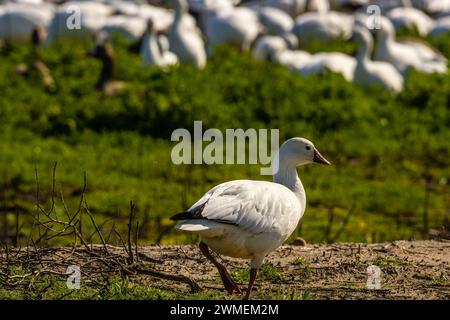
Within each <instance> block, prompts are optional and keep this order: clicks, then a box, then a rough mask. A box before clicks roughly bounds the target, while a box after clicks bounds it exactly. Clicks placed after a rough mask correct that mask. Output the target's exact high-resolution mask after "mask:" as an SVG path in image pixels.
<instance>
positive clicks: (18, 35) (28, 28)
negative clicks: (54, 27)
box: [0, 3, 54, 41]
mask: <svg viewBox="0 0 450 320" xmlns="http://www.w3.org/2000/svg"><path fill="white" fill-rule="evenodd" d="M53 11H54V10H53V6H51V5H44V4H40V5H32V4H17V3H7V4H6V5H4V6H0V39H3V40H7V41H24V40H28V39H29V38H30V36H31V34H32V33H33V30H34V29H35V28H37V27H44V28H46V27H47V25H48V24H49V23H50V21H51V20H52V17H53Z"/></svg>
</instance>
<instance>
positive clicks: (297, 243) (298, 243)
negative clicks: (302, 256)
mask: <svg viewBox="0 0 450 320" xmlns="http://www.w3.org/2000/svg"><path fill="white" fill-rule="evenodd" d="M292 245H293V246H301V247H305V246H306V241H305V240H304V239H302V238H300V237H297V238H295V239H294V241H292Z"/></svg>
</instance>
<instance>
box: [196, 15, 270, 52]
mask: <svg viewBox="0 0 450 320" xmlns="http://www.w3.org/2000/svg"><path fill="white" fill-rule="evenodd" d="M206 14H207V16H206V17H204V21H205V29H206V37H207V39H208V50H211V49H213V48H214V46H216V45H219V44H230V45H234V46H236V47H238V48H239V49H241V50H248V49H250V47H251V45H252V43H253V41H255V39H256V37H257V36H258V34H259V33H260V31H262V26H261V24H260V23H259V20H258V15H257V14H256V13H255V12H254V11H253V10H251V9H249V8H246V7H238V8H233V7H231V8H228V9H220V10H216V11H209V12H207V13H206Z"/></svg>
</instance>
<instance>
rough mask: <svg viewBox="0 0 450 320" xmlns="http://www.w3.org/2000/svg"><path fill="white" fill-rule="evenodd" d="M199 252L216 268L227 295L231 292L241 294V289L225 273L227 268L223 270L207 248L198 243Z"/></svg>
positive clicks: (203, 244)
mask: <svg viewBox="0 0 450 320" xmlns="http://www.w3.org/2000/svg"><path fill="white" fill-rule="evenodd" d="M199 247H200V251H201V252H202V253H203V255H204V256H205V257H206V258H207V259H208V260H209V261H211V263H212V264H213V265H214V266H215V267H216V268H217V270H218V271H219V274H220V278H221V279H222V282H223V286H224V287H225V289H226V290H227V292H228V293H229V294H232V293H233V291H236V292H237V293H241V289H240V288H239V286H238V285H237V284H236V282H234V280H233V278H231V276H230V274H229V273H228V271H227V268H225V267H224V266H223V265H222V264H220V263H219V262H218V261H217V260H216V259H215V258H214V257H213V256H212V255H211V253H210V252H209V248H208V246H207V245H206V244H205V243H203V242H200V244H199Z"/></svg>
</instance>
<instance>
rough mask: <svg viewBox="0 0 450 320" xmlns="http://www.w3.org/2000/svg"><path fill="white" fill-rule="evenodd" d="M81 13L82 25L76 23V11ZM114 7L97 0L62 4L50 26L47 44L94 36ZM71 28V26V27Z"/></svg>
mask: <svg viewBox="0 0 450 320" xmlns="http://www.w3.org/2000/svg"><path fill="white" fill-rule="evenodd" d="M77 12H78V13H80V25H79V26H77V25H76V24H75V22H76V19H74V13H77ZM112 12H113V8H112V7H110V6H108V5H106V4H103V3H100V2H95V1H68V2H65V3H64V4H62V5H60V6H59V7H58V9H57V11H56V13H55V15H54V16H53V19H52V22H51V23H50V26H49V27H48V36H47V39H46V44H50V43H52V42H53V41H55V40H57V39H60V38H65V37H75V38H92V37H94V36H95V35H96V34H97V33H98V31H99V30H100V28H101V27H102V26H103V24H104V23H105V22H106V18H107V17H108V16H109V15H111V14H112ZM68 26H69V27H70V28H69V27H68Z"/></svg>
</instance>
